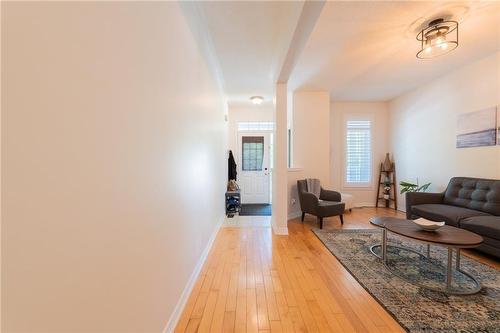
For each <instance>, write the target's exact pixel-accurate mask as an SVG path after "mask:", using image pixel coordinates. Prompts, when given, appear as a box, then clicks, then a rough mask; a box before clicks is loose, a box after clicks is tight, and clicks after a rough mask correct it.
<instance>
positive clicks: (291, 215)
mask: <svg viewBox="0 0 500 333" xmlns="http://www.w3.org/2000/svg"><path fill="white" fill-rule="evenodd" d="M301 216H302V212H300V211H298V212H291V213H289V214H288V220H289V221H290V220H293V219H296V218H298V217H301Z"/></svg>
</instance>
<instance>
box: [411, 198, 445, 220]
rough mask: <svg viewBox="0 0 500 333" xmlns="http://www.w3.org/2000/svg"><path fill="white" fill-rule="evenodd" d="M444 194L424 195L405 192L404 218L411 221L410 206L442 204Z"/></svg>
mask: <svg viewBox="0 0 500 333" xmlns="http://www.w3.org/2000/svg"><path fill="white" fill-rule="evenodd" d="M443 199H444V192H442V193H426V192H406V218H407V219H411V217H412V214H411V206H415V205H423V204H441V203H443Z"/></svg>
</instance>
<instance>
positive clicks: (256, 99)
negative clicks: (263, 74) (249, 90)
mask: <svg viewBox="0 0 500 333" xmlns="http://www.w3.org/2000/svg"><path fill="white" fill-rule="evenodd" d="M250 100H251V101H252V103H253V104H255V105H260V104H262V102H263V101H264V97H262V96H252V97H250Z"/></svg>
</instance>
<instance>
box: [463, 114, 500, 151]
mask: <svg viewBox="0 0 500 333" xmlns="http://www.w3.org/2000/svg"><path fill="white" fill-rule="evenodd" d="M497 132H498V130H497V108H496V107H492V108H488V109H484V110H480V111H476V112H470V113H463V114H460V115H458V122H457V148H467V147H481V146H494V145H496V144H497Z"/></svg>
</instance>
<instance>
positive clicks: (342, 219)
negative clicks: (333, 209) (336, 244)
mask: <svg viewBox="0 0 500 333" xmlns="http://www.w3.org/2000/svg"><path fill="white" fill-rule="evenodd" d="M339 216H340V224H342V225H343V224H344V216H343V215H342V214H340V215H339Z"/></svg>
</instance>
